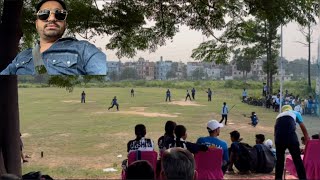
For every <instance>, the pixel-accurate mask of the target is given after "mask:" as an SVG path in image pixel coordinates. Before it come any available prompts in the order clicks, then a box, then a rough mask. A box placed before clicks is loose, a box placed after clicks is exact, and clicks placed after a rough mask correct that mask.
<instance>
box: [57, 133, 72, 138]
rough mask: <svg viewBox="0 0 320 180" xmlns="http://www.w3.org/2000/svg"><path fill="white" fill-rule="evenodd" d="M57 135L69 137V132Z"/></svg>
mask: <svg viewBox="0 0 320 180" xmlns="http://www.w3.org/2000/svg"><path fill="white" fill-rule="evenodd" d="M59 136H61V137H69V136H70V133H63V134H59Z"/></svg>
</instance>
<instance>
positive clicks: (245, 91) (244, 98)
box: [242, 89, 248, 102]
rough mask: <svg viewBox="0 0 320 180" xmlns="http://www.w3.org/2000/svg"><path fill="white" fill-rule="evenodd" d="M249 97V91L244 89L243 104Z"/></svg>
mask: <svg viewBox="0 0 320 180" xmlns="http://www.w3.org/2000/svg"><path fill="white" fill-rule="evenodd" d="M247 96H248V93H247V90H246V89H243V91H242V102H245V101H246V98H247Z"/></svg>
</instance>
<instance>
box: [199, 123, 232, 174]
mask: <svg viewBox="0 0 320 180" xmlns="http://www.w3.org/2000/svg"><path fill="white" fill-rule="evenodd" d="M221 127H223V124H221V123H219V122H218V121H217V120H210V121H209V122H208V123H207V130H208V132H209V136H207V137H200V138H199V139H198V140H197V144H200V145H206V146H208V147H209V148H220V149H222V150H223V164H222V171H223V172H224V173H225V172H226V170H227V167H228V161H229V154H228V145H227V143H226V142H225V141H223V140H221V139H219V138H218V136H219V134H220V128H221Z"/></svg>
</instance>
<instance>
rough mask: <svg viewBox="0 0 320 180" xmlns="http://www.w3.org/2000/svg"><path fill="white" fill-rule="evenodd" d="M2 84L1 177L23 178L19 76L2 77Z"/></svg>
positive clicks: (0, 79) (0, 123) (0, 124)
mask: <svg viewBox="0 0 320 180" xmlns="http://www.w3.org/2000/svg"><path fill="white" fill-rule="evenodd" d="M0 84H1V88H0V116H1V120H0V129H1V130H0V153H1V154H0V156H1V158H0V175H1V174H5V173H10V174H15V175H17V176H21V160H20V153H21V152H20V143H19V142H20V141H19V138H20V133H19V109H18V88H17V76H1V77H0ZM2 85H3V86H2Z"/></svg>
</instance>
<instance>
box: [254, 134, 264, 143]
mask: <svg viewBox="0 0 320 180" xmlns="http://www.w3.org/2000/svg"><path fill="white" fill-rule="evenodd" d="M256 138H257V139H259V140H260V141H261V142H264V140H265V137H264V135H263V134H256Z"/></svg>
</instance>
